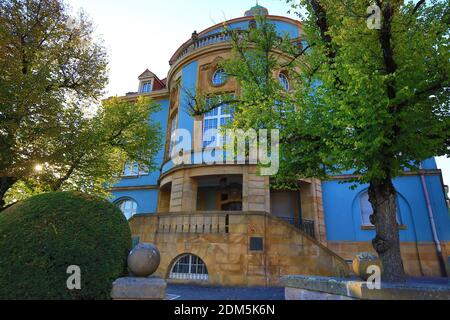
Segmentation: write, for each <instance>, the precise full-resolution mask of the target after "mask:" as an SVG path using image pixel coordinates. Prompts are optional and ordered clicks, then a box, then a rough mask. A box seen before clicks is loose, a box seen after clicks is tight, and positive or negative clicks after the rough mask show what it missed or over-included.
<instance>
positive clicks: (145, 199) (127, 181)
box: [112, 100, 169, 213]
mask: <svg viewBox="0 0 450 320" xmlns="http://www.w3.org/2000/svg"><path fill="white" fill-rule="evenodd" d="M156 103H158V104H159V105H160V106H161V110H160V111H159V112H157V113H155V114H153V115H152V120H153V121H154V122H158V123H159V125H160V126H161V131H162V141H161V142H162V148H161V149H160V150H159V152H158V154H157V156H156V157H155V163H156V166H157V168H160V167H161V166H162V165H163V161H164V146H165V139H166V138H165V137H166V132H167V119H168V118H169V101H168V100H159V101H156ZM159 176H160V170H156V171H154V172H150V173H149V174H148V175H143V176H140V177H138V178H124V179H122V180H121V181H120V182H119V183H118V184H117V185H116V186H115V187H140V186H157V185H158V180H159ZM126 198H128V199H132V200H134V201H136V202H137V204H138V211H137V213H154V212H156V210H157V205H158V191H157V190H130V191H114V192H113V199H112V201H113V202H114V203H117V202H120V201H122V200H125V199H126Z"/></svg>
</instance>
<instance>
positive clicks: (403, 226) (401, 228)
mask: <svg viewBox="0 0 450 320" xmlns="http://www.w3.org/2000/svg"><path fill="white" fill-rule="evenodd" d="M398 228H399V230H408V227H407V226H405V225H403V224H402V225H399V226H398ZM361 230H364V231H371V230H375V226H361Z"/></svg>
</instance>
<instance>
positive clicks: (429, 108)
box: [223, 0, 450, 281]
mask: <svg viewBox="0 0 450 320" xmlns="http://www.w3.org/2000/svg"><path fill="white" fill-rule="evenodd" d="M287 2H288V3H289V4H290V5H291V6H292V7H293V9H294V10H295V11H296V12H298V13H299V16H300V17H301V20H302V22H303V31H304V34H303V39H302V40H304V41H302V42H301V43H299V42H298V40H297V41H292V40H289V39H287V38H282V37H280V35H278V36H277V34H276V31H275V28H274V27H273V25H271V24H270V23H269V22H268V21H267V20H266V19H265V18H264V17H257V18H256V19H257V22H258V28H253V29H251V30H250V31H249V32H248V33H247V34H244V35H243V34H242V32H239V33H238V32H231V33H232V36H231V37H232V43H233V51H234V55H233V58H231V59H229V60H227V61H225V62H224V63H223V67H224V68H225V70H226V71H227V72H228V73H229V74H230V75H231V76H234V77H236V79H237V80H238V82H239V84H240V86H241V92H242V94H241V97H240V100H241V101H240V102H239V103H237V105H236V113H237V115H236V116H235V121H234V123H233V126H235V127H240V128H255V127H265V128H269V129H270V128H279V129H280V137H281V148H280V150H281V171H280V174H279V177H278V178H279V180H285V181H295V180H297V179H299V178H301V177H319V178H326V177H328V176H332V175H337V174H341V173H343V172H352V174H353V177H352V178H351V179H350V181H352V182H355V183H368V184H369V185H370V188H369V193H370V202H371V203H372V206H373V208H374V214H373V216H372V217H371V220H372V222H373V223H374V224H375V226H376V231H377V236H376V238H375V239H374V241H373V245H374V248H375V249H376V251H377V252H378V254H379V255H380V258H381V260H382V261H383V264H384V271H385V276H384V277H385V278H384V280H385V281H394V280H402V279H404V268H403V264H402V260H401V256H400V246H399V232H398V224H397V221H396V190H395V188H394V186H393V183H392V180H393V178H395V177H397V176H399V175H401V174H402V173H403V172H404V170H405V169H406V168H408V169H412V170H417V169H419V166H420V163H421V162H422V161H424V160H425V159H428V158H430V157H433V156H436V155H444V154H448V153H449V148H450V110H449V99H448V98H449V89H448V86H449V79H448V74H449V69H450V62H449V61H450V60H449V59H450V53H449V44H448V43H449V42H448V39H449V35H450V34H449V24H448V21H449V18H450V10H449V6H448V2H442V1H429V2H426V3H425V2H424V1H419V2H417V3H413V2H403V1H389V0H386V1H376V3H377V4H378V6H379V8H380V29H370V28H368V26H367V23H366V18H367V16H368V15H367V8H368V7H369V6H370V5H371V3H370V2H369V1H356V0H355V1H351V0H350V1H332V0H329V1H328V0H320V1H319V0H304V1H300V4H298V2H296V1H287ZM301 13H302V14H301ZM280 71H281V72H283V73H284V74H286V75H287V76H288V78H289V79H290V90H289V91H285V90H283V88H282V87H281V86H280V84H279V80H278V74H279V72H280Z"/></svg>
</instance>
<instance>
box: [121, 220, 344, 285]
mask: <svg viewBox="0 0 450 320" xmlns="http://www.w3.org/2000/svg"><path fill="white" fill-rule="evenodd" d="M199 215H201V214H200V213H194V214H187V213H185V214H179V213H176V214H175V213H169V214H164V215H161V216H156V215H155V216H135V217H134V218H133V219H132V220H131V221H130V225H131V229H132V233H133V236H137V237H139V238H140V242H149V243H154V244H156V246H157V247H158V248H159V250H160V251H161V265H160V268H159V269H158V271H157V273H156V275H157V276H159V277H162V278H164V279H167V278H168V277H169V274H170V270H171V268H172V266H173V264H174V262H175V261H176V260H177V258H178V257H180V256H181V255H184V254H194V255H197V256H198V257H200V258H201V259H202V260H203V261H204V262H205V264H206V266H207V268H208V274H209V281H208V282H207V284H210V285H223V286H268V285H270V286H277V285H280V277H281V276H285V275H290V274H304V275H322V276H345V275H348V274H349V269H348V266H347V264H346V263H345V261H344V260H343V259H342V258H340V257H339V256H338V255H336V254H335V253H334V252H332V251H331V250H329V249H328V248H326V247H324V246H323V245H321V244H320V243H319V242H318V241H316V240H315V239H312V238H310V237H309V236H307V235H306V234H304V233H303V232H301V231H300V230H298V229H296V228H294V227H292V226H290V225H289V224H287V223H284V222H283V221H281V220H278V219H277V218H275V217H273V216H271V215H269V214H266V213H258V212H244V213H223V212H222V213H204V219H206V220H208V221H212V220H210V219H213V221H219V222H220V221H225V219H222V218H223V216H228V218H227V219H226V220H227V221H228V225H227V226H226V227H225V228H224V226H223V225H218V226H217V228H215V229H214V231H213V232H210V231H209V232H208V233H204V232H202V233H200V232H197V231H198V230H199V229H201V228H197V227H193V225H194V224H195V226H199V225H201V224H202V223H204V222H202V221H199V220H201V218H199ZM168 216H171V217H172V218H173V219H172V220H171V221H172V222H170V223H169V224H171V225H172V226H171V229H170V230H171V231H170V232H168V227H167V222H164V224H165V226H162V225H161V221H167V217H168ZM215 216H217V219H215V218H214V217H215ZM214 219H215V220H214ZM208 223H210V222H208ZM222 224H223V223H222ZM175 226H177V227H176V228H175ZM179 226H184V227H179ZM173 230H178V232H173ZM180 230H183V231H180ZM192 230H196V231H195V232H194V231H192ZM202 230H204V229H202ZM208 230H210V229H208ZM225 230H226V231H225ZM253 237H257V238H262V239H263V250H262V251H252V250H250V249H251V248H250V239H251V238H253Z"/></svg>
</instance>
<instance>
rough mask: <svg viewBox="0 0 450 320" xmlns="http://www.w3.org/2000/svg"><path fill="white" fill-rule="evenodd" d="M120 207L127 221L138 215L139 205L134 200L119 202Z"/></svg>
mask: <svg viewBox="0 0 450 320" xmlns="http://www.w3.org/2000/svg"><path fill="white" fill-rule="evenodd" d="M118 207H119V209H120V211H122V213H123V215H124V216H125V218H127V220H129V219H131V218H132V217H133V216H134V215H135V214H136V213H137V207H138V205H137V203H136V201H134V200H131V199H127V200H123V201H121V202H119V204H118Z"/></svg>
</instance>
